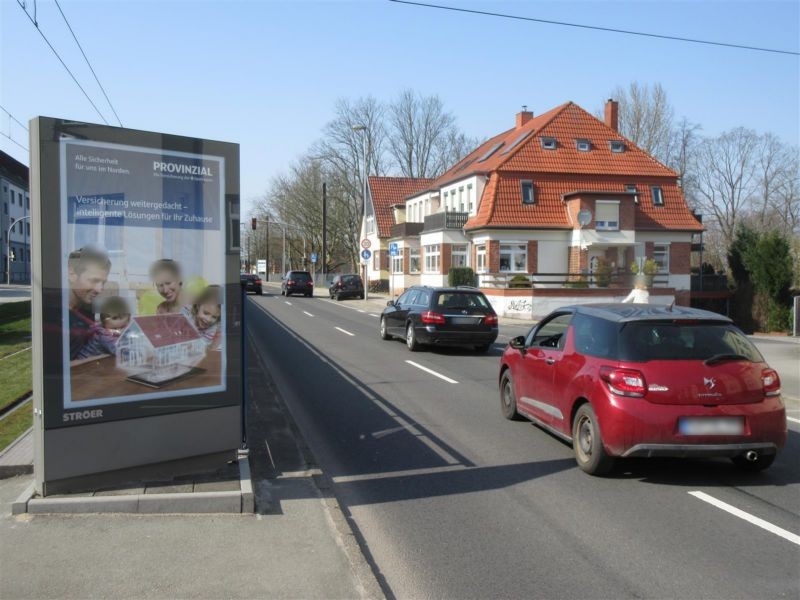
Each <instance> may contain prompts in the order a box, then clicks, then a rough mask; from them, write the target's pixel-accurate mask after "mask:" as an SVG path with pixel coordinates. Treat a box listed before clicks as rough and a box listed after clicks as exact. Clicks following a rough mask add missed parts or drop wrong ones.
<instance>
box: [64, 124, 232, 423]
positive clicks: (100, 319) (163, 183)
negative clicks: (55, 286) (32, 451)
mask: <svg viewBox="0 0 800 600" xmlns="http://www.w3.org/2000/svg"><path fill="white" fill-rule="evenodd" d="M59 150H60V163H61V164H60V167H61V168H60V171H61V174H62V176H61V190H60V195H61V207H62V211H61V215H62V217H61V218H62V222H61V251H62V256H63V257H64V260H63V261H62V273H61V280H62V282H64V285H63V288H62V315H63V328H64V329H63V330H64V332H65V334H66V332H68V335H64V337H63V373H64V395H63V397H64V404H63V409H64V411H65V412H64V419H65V420H66V419H69V418H70V416H71V415H72V414H78V415H86V414H87V413H88V414H89V415H91V414H92V412H91V409H94V408H95V407H102V406H107V405H113V404H119V403H131V402H142V401H152V400H158V399H162V400H163V399H165V398H169V399H171V400H174V403H175V404H176V405H178V406H179V405H180V403H181V399H182V398H183V399H184V401H185V402H187V403H191V400H192V398H191V397H197V395H202V394H209V393H214V392H222V391H225V385H226V355H227V354H226V351H225V340H226V326H227V324H226V310H225V308H226V307H225V294H224V289H225V260H224V259H225V253H226V240H225V232H226V224H225V210H224V208H225V207H224V199H225V176H224V174H225V160H224V158H222V157H218V156H209V155H204V154H191V153H185V152H175V151H169V150H164V149H155V148H146V147H134V146H126V145H120V144H110V143H101V142H96V141H84V140H78V139H70V138H62V139H61V141H60V148H59ZM186 408H189V406H187V407H186ZM70 409H88V411H87V410H81V411H80V412H78V413H70V412H68V411H69V410H70Z"/></svg>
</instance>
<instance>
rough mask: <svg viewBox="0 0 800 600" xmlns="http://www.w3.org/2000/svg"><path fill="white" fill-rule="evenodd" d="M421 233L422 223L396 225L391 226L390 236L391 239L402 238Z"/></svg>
mask: <svg viewBox="0 0 800 600" xmlns="http://www.w3.org/2000/svg"><path fill="white" fill-rule="evenodd" d="M421 231H422V223H397V224H396V225H392V229H391V235H392V237H393V238H404V237H411V236H414V235H419V234H420V232H421Z"/></svg>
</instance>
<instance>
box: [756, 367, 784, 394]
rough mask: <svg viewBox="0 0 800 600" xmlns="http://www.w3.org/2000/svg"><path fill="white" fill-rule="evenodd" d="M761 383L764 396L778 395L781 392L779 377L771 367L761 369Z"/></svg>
mask: <svg viewBox="0 0 800 600" xmlns="http://www.w3.org/2000/svg"><path fill="white" fill-rule="evenodd" d="M761 383H762V384H763V386H764V395H765V396H779V395H780V393H781V378H780V377H778V374H777V373H776V372H775V371H774V370H773V369H764V370H763V371H761Z"/></svg>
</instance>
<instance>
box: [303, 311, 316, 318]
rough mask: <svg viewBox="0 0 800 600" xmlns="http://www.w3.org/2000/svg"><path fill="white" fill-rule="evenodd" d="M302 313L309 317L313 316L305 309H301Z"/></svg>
mask: <svg viewBox="0 0 800 600" xmlns="http://www.w3.org/2000/svg"><path fill="white" fill-rule="evenodd" d="M303 314H304V315H308V316H309V317H313V316H314V315H312V314H311V313H310V312H308V311H307V310H304V311H303Z"/></svg>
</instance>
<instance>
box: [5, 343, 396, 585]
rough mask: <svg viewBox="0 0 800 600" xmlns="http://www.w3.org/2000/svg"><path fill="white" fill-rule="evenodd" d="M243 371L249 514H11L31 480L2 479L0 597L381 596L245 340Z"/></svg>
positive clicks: (325, 484)
mask: <svg viewBox="0 0 800 600" xmlns="http://www.w3.org/2000/svg"><path fill="white" fill-rule="evenodd" d="M247 370H248V379H249V385H248V395H249V397H248V399H247V400H248V401H249V403H250V411H249V421H248V439H249V446H250V461H249V464H250V465H251V468H252V473H251V479H252V484H253V492H254V496H255V509H256V512H255V514H254V513H252V512H250V513H249V514H126V513H111V514H70V515H64V514H19V515H12V514H11V507H12V504H13V503H14V501H15V500H16V499H17V498H18V497H20V496H23V495H24V494H25V491H26V489H27V488H28V487H29V486H30V485H31V483H32V480H33V478H32V475H23V476H18V477H12V478H10V479H3V480H0V504H2V506H1V507H0V509H1V510H2V513H0V539H2V540H3V541H2V544H0V564H2V565H3V568H2V569H0V589H1V590H3V592H2V596H3V597H5V598H22V597H25V598H30V597H36V598H41V597H58V598H65V597H66V598H89V597H103V598H107V597H118V598H175V597H180V598H383V597H384V595H383V592H382V590H381V588H380V585H379V583H378V581H377V580H376V578H375V576H374V574H373V572H372V569H371V567H370V566H369V564H368V563H367V561H366V560H365V558H364V556H363V554H362V553H361V550H360V548H359V546H358V543H357V542H356V540H355V536H354V534H353V531H352V530H351V529H350V527H349V525H348V523H347V518H346V517H345V515H344V514H343V513H342V511H341V510H340V509H339V507H338V504H337V503H336V501H335V499H334V498H333V497H332V496H331V494H330V490H329V485H328V482H327V479H326V477H325V476H324V475H323V474H322V473H321V472H320V470H319V468H318V467H317V465H316V464H315V462H314V459H313V457H312V456H311V455H310V453H309V451H308V450H307V448H306V445H305V442H304V441H303V440H302V437H301V436H300V434H299V432H298V430H297V428H296V426H295V425H294V423H293V421H292V420H291V418H290V417H289V416H288V412H287V411H286V409H285V408H284V406H283V403H282V400H281V399H280V397H279V395H278V392H277V389H276V387H275V384H274V383H273V382H272V380H271V379H270V378H269V374H268V371H267V369H266V366H265V365H264V364H263V362H262V361H261V358H260V356H259V355H258V353H257V351H256V349H255V347H254V346H252V345H251V346H250V352H249V355H248V363H247ZM73 496H74V498H72V500H74V501H76V502H81V498H82V497H83V498H86V497H88V495H87V494H84V495H73ZM33 565H35V568H32V566H33Z"/></svg>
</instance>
